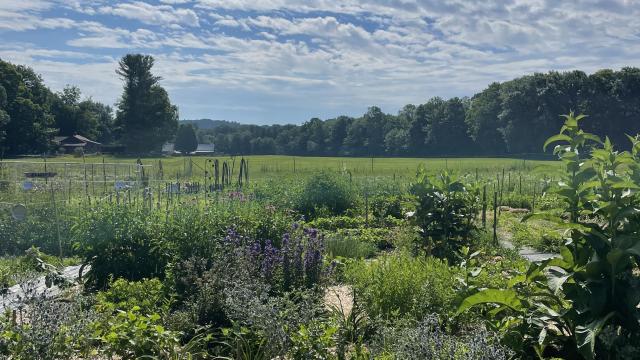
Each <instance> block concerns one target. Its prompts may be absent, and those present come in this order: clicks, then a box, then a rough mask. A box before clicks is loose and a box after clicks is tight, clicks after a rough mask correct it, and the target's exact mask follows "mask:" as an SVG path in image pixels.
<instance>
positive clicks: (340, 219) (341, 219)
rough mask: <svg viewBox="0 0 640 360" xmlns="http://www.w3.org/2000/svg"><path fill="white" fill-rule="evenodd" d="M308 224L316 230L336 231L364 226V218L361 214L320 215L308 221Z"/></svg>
mask: <svg viewBox="0 0 640 360" xmlns="http://www.w3.org/2000/svg"><path fill="white" fill-rule="evenodd" d="M308 225H309V226H310V227H312V228H316V229H318V230H327V231H337V230H340V229H356V228H361V227H364V226H365V219H364V217H362V216H333V217H321V218H316V219H314V220H313V221H310V222H309V223H308Z"/></svg>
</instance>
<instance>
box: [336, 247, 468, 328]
mask: <svg viewBox="0 0 640 360" xmlns="http://www.w3.org/2000/svg"><path fill="white" fill-rule="evenodd" d="M456 275H459V270H458V269H456V268H450V267H449V266H448V265H447V263H446V262H445V261H442V260H439V259H437V258H433V257H426V258H413V257H411V256H410V255H407V254H404V253H402V254H393V255H387V256H382V257H381V258H379V259H378V260H377V261H373V262H371V263H367V262H364V261H359V262H356V263H353V264H351V265H350V266H349V267H348V268H347V270H346V277H347V279H348V281H349V282H350V283H352V284H353V286H354V288H355V290H356V292H357V293H358V294H359V296H360V300H361V301H362V302H363V304H364V306H365V309H366V310H367V313H368V314H369V315H371V316H373V317H381V318H385V319H388V318H396V317H404V316H409V317H411V318H414V319H421V318H423V317H424V316H425V315H427V314H430V313H441V314H447V313H451V312H452V311H453V310H454V309H455V306H454V304H453V300H454V299H455V297H456V292H455V289H454V287H453V286H452V281H453V279H455V277H456Z"/></svg>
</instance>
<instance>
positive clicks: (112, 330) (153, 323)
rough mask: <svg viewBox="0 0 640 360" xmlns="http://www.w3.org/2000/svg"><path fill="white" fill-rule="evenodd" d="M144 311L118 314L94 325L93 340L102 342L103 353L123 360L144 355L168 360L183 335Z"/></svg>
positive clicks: (130, 310)
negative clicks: (143, 312)
mask: <svg viewBox="0 0 640 360" xmlns="http://www.w3.org/2000/svg"><path fill="white" fill-rule="evenodd" d="M140 310H141V309H140V307H138V306H134V307H133V308H131V309H129V310H126V311H125V310H117V311H116V313H115V315H113V316H107V317H105V318H104V319H102V320H98V321H96V322H94V323H93V324H92V330H93V331H92V337H93V338H94V339H95V340H96V341H97V342H98V347H99V352H100V353H102V354H105V355H107V356H110V357H113V356H114V355H117V356H119V357H122V358H123V359H134V358H138V357H140V356H143V355H156V356H160V357H168V356H170V355H171V354H172V353H174V352H175V351H176V349H178V348H179V346H180V341H179V339H180V334H179V333H177V332H174V331H171V330H167V329H165V328H164V326H163V325H162V321H161V317H160V315H158V314H149V315H145V314H142V313H141V312H140Z"/></svg>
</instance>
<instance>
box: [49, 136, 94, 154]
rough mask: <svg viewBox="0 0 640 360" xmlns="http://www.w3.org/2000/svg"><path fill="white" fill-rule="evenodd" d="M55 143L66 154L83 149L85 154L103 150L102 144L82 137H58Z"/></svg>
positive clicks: (54, 140)
mask: <svg viewBox="0 0 640 360" xmlns="http://www.w3.org/2000/svg"><path fill="white" fill-rule="evenodd" d="M53 142H54V143H55V144H56V146H58V147H59V148H60V149H62V151H63V152H64V153H66V154H70V153H73V152H74V151H76V149H82V150H83V151H84V153H85V154H91V153H98V152H100V150H101V149H102V144H101V143H99V142H97V141H93V140H91V139H88V138H86V137H84V136H82V135H72V136H56V137H55V138H54V139H53Z"/></svg>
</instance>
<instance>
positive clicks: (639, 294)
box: [458, 113, 640, 359]
mask: <svg viewBox="0 0 640 360" xmlns="http://www.w3.org/2000/svg"><path fill="white" fill-rule="evenodd" d="M583 117H584V116H582V115H580V116H574V114H573V113H571V114H569V115H565V123H564V125H563V127H562V129H561V130H560V134H558V135H555V136H552V137H551V138H549V139H548V140H547V142H546V143H545V147H546V145H548V144H550V143H554V142H561V145H558V146H556V147H555V150H554V154H556V155H558V157H559V159H560V160H561V161H562V163H563V165H564V167H565V172H564V174H563V175H562V178H561V181H559V182H558V184H557V185H556V186H555V187H554V188H553V189H552V191H553V192H554V193H555V195H556V196H558V197H559V198H560V199H561V200H562V201H563V202H564V203H565V210H566V212H567V214H568V218H569V223H568V224H566V223H565V222H564V221H563V219H561V218H554V217H553V216H551V215H549V214H538V215H533V216H532V217H531V218H535V217H542V218H544V219H545V220H552V221H554V222H556V223H557V224H560V225H566V227H567V229H568V232H567V237H568V238H567V240H568V241H567V242H566V245H565V246H564V247H562V248H561V249H560V255H561V258H557V259H550V260H547V261H543V262H542V263H540V264H532V265H531V266H530V268H529V270H528V271H527V273H526V275H525V274H522V275H521V276H518V277H515V278H514V279H513V280H512V281H511V282H510V284H509V287H508V288H502V289H484V290H479V291H478V292H477V293H474V294H472V295H470V296H469V297H467V298H466V299H465V300H464V301H463V302H462V304H461V306H460V308H459V310H458V312H459V313H460V312H462V311H465V310H466V309H468V308H470V307H473V306H482V307H486V306H488V305H487V304H491V305H490V306H491V308H492V310H491V311H490V312H488V313H487V314H488V317H489V318H490V323H491V324H493V325H494V326H496V327H497V328H498V329H500V331H501V332H502V334H503V341H505V342H509V344H510V345H511V346H513V347H514V348H517V349H518V350H520V351H521V352H522V353H527V352H528V353H531V352H532V351H535V353H536V354H537V355H538V356H539V357H543V356H555V357H563V358H578V357H584V358H587V359H593V358H595V357H597V358H623V356H624V355H625V354H626V353H627V352H628V351H629V349H630V347H633V346H635V347H636V349H635V351H637V344H638V343H637V339H638V333H639V328H640V326H639V321H640V310H639V309H638V308H637V304H638V299H639V298H640V287H639V286H638V282H639V277H638V273H637V271H638V258H639V257H640V240H639V239H640V237H639V233H640V221H639V216H638V210H637V209H638V205H639V204H638V202H639V200H640V199H639V198H638V197H637V196H632V194H633V192H634V191H636V190H637V189H640V177H638V175H639V174H640V140H639V138H638V137H636V138H631V140H632V151H631V152H618V151H615V150H614V149H613V145H612V144H611V142H610V141H609V140H608V139H606V140H605V141H604V142H602V141H600V139H599V138H597V137H596V136H595V135H592V134H589V133H585V132H584V131H583V130H581V129H580V127H579V120H580V119H582V118H583ZM594 220H595V221H594ZM604 329H606V332H603V330H604ZM631 339H636V340H631Z"/></svg>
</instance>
